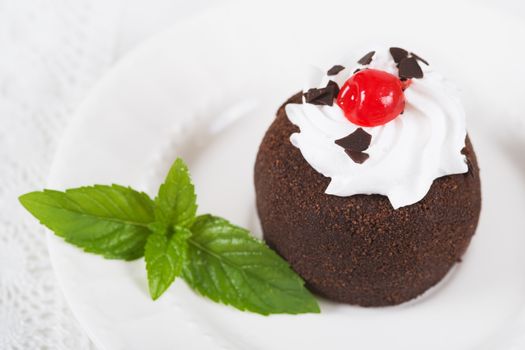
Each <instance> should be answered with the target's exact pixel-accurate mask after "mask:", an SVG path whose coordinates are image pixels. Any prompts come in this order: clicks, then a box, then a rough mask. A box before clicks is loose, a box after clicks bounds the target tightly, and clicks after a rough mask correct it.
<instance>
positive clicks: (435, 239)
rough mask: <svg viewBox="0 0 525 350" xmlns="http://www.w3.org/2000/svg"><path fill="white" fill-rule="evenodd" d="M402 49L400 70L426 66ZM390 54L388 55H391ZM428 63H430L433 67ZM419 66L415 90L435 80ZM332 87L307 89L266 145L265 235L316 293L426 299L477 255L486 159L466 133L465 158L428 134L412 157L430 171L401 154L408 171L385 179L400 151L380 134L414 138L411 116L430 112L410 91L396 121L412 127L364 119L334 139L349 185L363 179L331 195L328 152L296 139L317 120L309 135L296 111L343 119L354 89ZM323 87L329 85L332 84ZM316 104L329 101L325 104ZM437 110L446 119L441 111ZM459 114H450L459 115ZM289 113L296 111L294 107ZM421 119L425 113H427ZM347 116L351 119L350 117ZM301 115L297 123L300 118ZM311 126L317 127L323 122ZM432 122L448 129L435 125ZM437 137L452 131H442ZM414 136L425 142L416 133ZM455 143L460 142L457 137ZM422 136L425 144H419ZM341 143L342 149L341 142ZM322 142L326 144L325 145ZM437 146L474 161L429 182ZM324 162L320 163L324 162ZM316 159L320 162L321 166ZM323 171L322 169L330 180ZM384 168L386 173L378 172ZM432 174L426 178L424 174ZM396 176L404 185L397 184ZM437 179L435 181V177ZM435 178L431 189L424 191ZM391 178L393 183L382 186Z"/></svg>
mask: <svg viewBox="0 0 525 350" xmlns="http://www.w3.org/2000/svg"><path fill="white" fill-rule="evenodd" d="M392 49H394V50H392ZM396 50H397V48H390V50H388V51H387V52H388V54H389V55H390V56H391V58H392V60H393V61H394V62H395V64H394V65H393V67H395V68H396V69H399V70H401V68H400V61H401V64H403V61H402V60H403V57H404V58H405V59H407V58H414V59H415V60H416V59H417V60H418V61H419V60H422V59H419V57H418V56H416V55H410V54H409V53H408V52H407V51H405V50H403V52H401V53H399V52H397V51H396ZM399 50H402V49H399ZM405 53H406V54H405ZM374 54H375V56H377V53H375V52H373V53H372V52H371V53H368V54H367V55H365V57H363V59H365V60H363V59H361V60H360V61H359V63H358V64H359V65H361V66H364V67H361V70H363V69H372V68H369V67H368V66H367V65H370V64H371V63H372V66H373V62H374V60H373V58H372V56H374ZM396 54H398V55H397V57H396ZM399 55H401V58H399ZM390 56H388V57H387V58H384V59H383V58H381V57H379V58H377V60H378V62H379V63H377V64H384V65H385V66H388V67H390V66H389V64H390V62H389V61H388V60H387V59H388V58H389V57H390ZM383 57H386V54H384V56H383ZM381 60H382V61H381ZM383 61H384V62H383ZM385 62H387V63H385ZM419 62H423V64H425V65H426V64H427V62H426V61H419ZM334 67H335V68H333V69H332V70H331V71H330V70H329V71H328V73H327V75H328V76H329V77H332V75H333V74H342V73H340V72H341V71H342V69H341V68H342V67H343V66H341V65H338V66H334ZM418 68H419V69H415V70H414V68H413V67H411V68H410V69H411V70H412V71H413V72H410V71H408V72H407V71H403V72H399V80H400V82H401V83H402V90H404V91H405V92H406V90H409V89H411V85H410V84H411V81H412V80H415V79H421V78H422V75H423V71H424V72H425V73H424V74H425V75H426V74H429V75H430V74H432V73H427V70H426V68H425V69H421V67H419V65H418ZM420 70H421V72H420ZM334 71H335V73H334ZM354 71H355V70H354V69H352V71H351V72H347V75H346V76H343V79H344V80H346V79H347V78H348V77H349V76H350V77H351V78H350V79H353V78H355V74H356V73H353V72H354ZM331 73H332V75H330V74H331ZM350 79H348V80H347V82H348V81H350ZM330 81H332V87H330V85H331V83H328V84H327V85H326V87H324V88H318V89H316V88H314V89H310V91H308V90H307V92H306V93H304V94H303V93H302V92H301V93H299V94H297V95H295V96H293V97H292V98H290V99H289V100H288V101H287V102H286V103H285V104H284V105H283V106H281V107H280V108H279V110H278V112H277V117H276V119H275V120H274V122H273V123H272V125H271V126H270V128H269V129H268V131H267V132H266V135H265V136H264V138H263V140H262V143H261V146H260V149H259V152H258V154H257V159H256V163H255V189H256V195H257V200H256V202H257V210H258V214H259V218H260V222H261V225H262V229H263V232H264V239H265V240H266V242H267V243H268V244H269V246H270V247H272V248H273V249H275V250H276V251H277V252H278V253H279V254H280V255H281V256H282V257H283V258H285V259H286V260H287V261H288V262H289V263H290V265H291V266H292V268H293V269H294V270H295V271H296V272H297V273H299V274H300V275H301V276H302V277H303V279H304V280H305V281H306V285H307V287H308V288H309V289H311V290H312V291H313V292H315V293H317V294H319V295H321V296H324V297H326V298H328V299H331V300H335V301H339V302H344V303H349V304H356V305H362V306H385V305H395V304H399V303H402V302H405V301H407V300H410V299H412V298H414V297H416V296H418V295H420V294H422V293H423V292H425V291H426V290H427V289H429V288H430V287H432V286H434V285H435V284H436V283H438V282H439V281H440V280H441V279H442V278H443V277H444V276H445V275H446V274H447V272H448V271H449V270H450V269H451V267H452V266H453V265H454V264H455V263H456V262H458V261H460V259H461V256H462V255H463V253H464V252H465V250H466V249H467V247H468V245H469V243H470V240H471V238H472V236H473V235H474V232H475V230H476V226H477V223H478V218H479V214H480V207H481V191H480V178H479V168H478V163H477V160H476V156H475V153H474V150H473V147H472V144H471V142H470V140H469V138H468V136H466V131H464V133H463V134H462V138H463V141H462V142H463V147H460V148H458V147H457V145H459V144H460V143H459V142H456V148H458V149H457V153H458V154H455V152H456V151H449V149H448V148H447V149H444V148H443V147H446V146H443V145H442V144H441V143H438V142H433V141H432V140H433V139H432V138H430V137H429V136H425V137H428V140H426V141H428V144H425V147H426V148H425V147H424V148H423V149H414V150H413V151H410V152H411V154H413V155H414V156H413V158H414V159H416V158H417V159H420V161H419V160H418V161H417V162H415V164H416V165H418V166H419V165H421V167H420V168H417V167H416V166H415V165H414V164H412V163H411V162H408V163H406V164H405V163H403V162H405V160H404V159H401V158H400V159H399V164H400V165H399V167H397V166H396V165H390V164H388V166H389V167H390V166H392V168H391V169H393V170H392V171H391V172H390V174H388V173H387V174H385V171H383V169H382V168H381V166H382V164H383V163H384V162H387V161H389V160H388V159H387V158H386V157H388V155H389V154H390V153H388V152H390V150H389V149H388V147H387V148H381V149H380V148H377V149H376V150H375V151H374V149H373V145H374V139H378V138H380V137H387V136H385V135H387V134H386V133H387V131H384V130H383V129H381V130H380V128H383V127H384V126H385V125H393V126H392V128H394V127H395V128H397V129H393V130H397V131H399V132H400V133H401V134H400V135H401V136H400V137H403V135H411V134H406V133H407V132H408V131H406V129H407V124H409V123H410V119H408V118H410V117H407V116H406V115H407V114H408V113H420V109H421V108H418V109H417V111H416V109H415V108H414V110H411V107H410V104H411V96H413V97H412V98H413V100H414V103H416V102H417V98H416V97H417V96H416V95H415V93H414V95H410V94H405V98H406V102H405V101H402V106H403V108H404V109H405V113H403V114H401V113H398V114H399V115H396V116H394V117H395V118H397V119H400V118H405V119H404V121H403V122H404V124H403V128H404V129H402V128H399V125H398V126H396V125H394V124H391V123H394V122H395V120H393V121H387V122H386V123H383V124H380V125H373V126H369V125H363V124H357V123H356V124H355V125H353V126H352V128H354V129H355V131H354V132H352V133H351V134H350V135H348V136H346V137H343V138H339V136H340V135H339V136H334V141H330V145H328V143H327V146H326V147H330V148H326V149H327V150H330V152H332V150H333V152H338V153H337V156H338V157H343V155H345V156H346V157H347V158H346V159H348V164H346V165H347V168H345V169H350V170H351V174H350V173H349V174H348V175H346V174H343V175H344V176H342V179H343V180H342V181H343V182H341V183H343V184H345V182H344V179H345V177H346V176H348V177H352V176H353V177H352V178H354V179H357V180H355V181H354V180H352V181H350V182H351V183H350V182H349V183H348V184H346V187H345V186H339V187H337V188H335V189H332V190H331V191H332V192H337V193H327V192H328V191H329V189H330V185H331V180H332V181H334V179H335V178H336V176H335V175H333V174H332V176H326V173H328V172H329V171H328V170H326V168H322V167H323V163H322V162H323V161H325V159H322V158H323V157H324V156H323V153H322V152H318V153H319V154H317V153H316V152H317V151H316V149H317V148H315V147H314V148H310V149H309V148H308V146H309V145H304V144H301V142H300V140H297V139H294V137H293V136H292V135H298V133H301V132H305V133H307V130H306V128H307V127H308V125H310V124H306V123H303V124H302V125H303V126H304V129H305V130H301V129H302V128H301V127H300V126H299V127H298V126H297V125H294V123H292V122H291V121H290V115H288V114H287V108H292V107H293V108H312V106H304V105H305V104H310V105H313V106H314V107H315V108H318V109H319V111H324V112H325V113H327V115H331V116H330V118H331V119H330V122H331V120H335V119H337V118H336V117H333V116H332V115H333V113H339V112H337V111H336V110H335V109H336V108H340V109H341V110H342V112H341V113H343V112H345V113H346V110H344V107H345V106H343V104H342V103H340V97H341V94H342V93H343V91H342V89H343V88H344V86H343V85H344V84H341V82H339V83H337V82H334V81H333V80H330ZM436 81H437V80H436ZM407 82H408V84H407ZM334 84H335V86H334ZM345 84H346V83H345ZM417 84H418V82H417V81H414V82H412V86H414V90H415V91H416V85H417ZM429 84H434V81H433V80H431V79H430V80H429ZM436 84H437V83H436ZM321 85H324V82H322V84H321ZM365 86H366V84H365V83H364V82H361V85H360V88H363V87H365ZM381 86H383V85H381ZM432 86H434V85H432ZM339 87H341V89H340V88H339ZM323 89H324V90H323ZM332 89H333V91H332ZM319 90H322V91H319ZM361 91H363V90H361ZM326 95H328V97H327V96H326ZM371 95H372V93H369V96H371ZM330 99H333V100H335V99H337V101H335V102H337V105H336V104H333V103H331V101H330ZM312 101H313V102H314V103H313V104H312ZM316 101H321V102H320V103H315V102H316ZM454 101H455V100H454ZM361 102H362V101H361ZM405 103H406V106H405ZM287 106H291V107H287ZM302 106H304V107H302ZM454 106H455V105H454ZM458 108H459V107H458ZM370 110H371V109H369V111H370ZM429 110H431V111H433V112H432V113H438V112H437V111H436V109H435V108H433V109H429ZM450 110H451V109H449V110H448V111H449V112H446V111H445V112H443V114H446V113H449V114H450V113H452V114H453V112H450ZM289 111H292V112H293V109H289ZM304 111H309V109H304ZM411 111H412V112H411ZM294 113H296V112H294ZM330 113H332V114H330ZM369 113H370V112H369ZM423 113H425V111H423ZM341 115H342V114H341ZM436 115H437V114H436ZM447 115H448V114H447ZM458 115H459V114H458ZM345 116H346V115H345ZM384 117H385V115H384V114H382V115H377V118H376V119H381V118H383V121H384V119H385V118H384ZM417 117H418V118H419V117H421V116H420V115H419V114H418V116H417ZM334 118H335V119H334ZM346 118H347V119H349V120H350V119H351V118H348V116H346ZM436 118H437V117H436ZM292 119H293V120H294V121H295V122H297V120H298V119H297V118H295V119H294V118H292ZM449 119H451V118H449ZM460 120H461V118H459V117H458V123H460ZM434 121H435V120H434ZM310 122H313V123H315V122H316V120H313V121H312V120H310V121H309V123H310ZM327 123H328V121H327ZM348 123H352V122H351V121H349V122H348ZM299 124H300V123H299ZM460 124H461V123H460ZM431 125H438V124H436V123H435V122H432V123H431ZM377 128H379V129H377ZM375 129H377V130H375ZM459 129H461V126H460V127H459V128H458V130H459ZM385 130H386V129H385ZM440 130H441V129H440ZM425 132H430V133H432V132H433V131H432V130H426V131H425V130H422V131H421V134H424V133H425ZM369 133H370V134H369ZM403 133H404V134H403ZM436 133H437V134H439V135H442V134H443V133H442V132H440V133H438V132H437V131H436ZM320 134H322V133H320ZM416 134H417V133H416ZM416 134H414V135H416ZM454 135H456V134H454ZM305 136H307V135H305ZM314 136H315V135H314ZM321 136H322V137H325V136H326V135H321ZM407 137H408V136H407ZM410 137H413V138H416V136H410ZM417 137H421V136H417ZM440 137H441V136H440ZM443 137H444V136H443ZM454 137H455V139H457V138H458V137H457V135H456V136H454ZM393 139H395V138H393ZM445 139H446V138H445ZM414 140H417V142H420V140H419V139H414ZM292 142H293V143H292ZM308 142H309V141H308ZM389 142H390V141H389ZM414 142H415V143H417V142H416V141H414ZM312 143H314V141H312ZM332 143H334V144H335V146H332ZM378 143H380V142H379V141H378ZM411 144H412V143H411ZM422 144H424V143H422ZM318 145H324V144H321V143H318ZM390 145H391V146H392V145H393V146H392V149H395V148H400V147H401V146H399V145H398V144H397V143H395V144H392V143H390ZM429 145H430V146H429ZM376 146H377V145H376ZM337 147H339V148H340V149H339V148H337ZM368 147H369V148H368ZM403 147H404V146H403ZM367 148H368V149H367ZM427 148H428V149H427ZM432 149H438V150H439V151H440V152H441V153H439V152H438V153H439V154H440V156H441V158H440V159H441V162H442V163H443V164H452V162H453V161H452V160H451V159H452V158H451V157H453V158H454V159H459V160H461V162H464V164H459V163H458V164H459V165H457V166H460V167H461V166H464V170H461V172H460V170H457V169H458V168H457V167H456V168H455V169H456V170H453V167H449V172H451V174H449V175H444V176H436V175H435V174H441V172H442V171H443V169H445V168H446V166H445V167H443V166H436V169H437V170H436V171H437V172H432V174H433V175H432V176H431V177H429V176H427V175H428V174H430V173H431V172H430V170H429V169H430V168H431V167H432V166H434V165H435V164H434V163H436V162H437V163H439V161H440V160H439V159H432V162H433V163H430V162H426V158H425V157H426V156H430V155H431V154H432V152H431V150H432ZM403 150H404V149H403ZM308 152H310V153H308ZM381 152H383V153H381ZM384 152H386V153H384ZM425 152H426V153H428V154H426V153H425ZM451 152H453V153H454V154H452V155H451V156H450V157H448V156H447V154H448V153H451ZM421 153H423V154H421ZM438 153H434V155H435V154H438ZM378 154H379V155H381V157H380V156H378ZM385 154H386V155H385ZM411 154H406V157H411ZM391 155H392V157H399V156H398V155H396V153H395V150H392V151H391ZM316 156H317V157H318V158H315V157H316ZM326 157H328V158H330V157H331V155H330V154H326ZM334 157H335V156H334ZM363 158H364V159H363ZM307 159H309V160H310V161H308V160H307ZM312 159H313V160H312ZM316 159H319V161H317V162H316V161H315V160H316ZM338 159H343V158H338ZM374 161H375V162H376V163H374ZM339 162H341V161H339ZM382 162H383V163H382ZM310 163H312V164H314V165H312V164H310ZM420 163H421V164H420ZM376 164H377V165H376ZM392 164H395V162H394V163H392ZM431 164H432V165H431ZM326 166H327V167H329V168H330V167H332V168H333V169H335V170H334V172H341V169H342V168H341V166H339V164H332V163H331V162H327V163H326ZM365 166H368V167H369V168H365ZM404 167H407V168H408V169H414V168H416V169H420V173H415V172H414V173H410V172H407V171H405V170H403V171H401V170H399V172H400V173H399V174H401V175H399V178H396V176H397V175H396V171H398V168H401V169H404ZM332 168H330V169H332ZM316 169H322V171H323V173H325V175H323V174H322V173H321V172H320V171H318V170H316ZM366 169H368V170H366ZM378 169H379V170H381V171H380V172H379V173H378V174H375V173H374V172H375V171H377V170H378ZM421 169H422V170H421ZM461 169H463V168H461ZM426 170H428V171H426ZM345 171H346V170H345ZM365 171H369V173H365V174H367V176H368V177H370V178H372V180H370V181H368V180H367V181H368V182H367V181H364V182H363V183H362V184H360V185H359V186H361V187H360V188H363V192H362V193H358V191H359V190H360V188H357V189H355V188H354V187H352V186H353V183H355V182H357V181H358V179H359V176H360V175H362V174H360V172H365ZM425 171H426V172H425ZM422 173H424V174H426V175H425V176H423V175H421V174H422ZM337 174H338V173H337ZM414 174H415V175H414ZM389 176H390V177H394V178H395V179H396V180H395V181H393V180H392V179H391V178H389ZM403 176H405V177H407V179H406V182H407V184H408V185H407V186H401V185H400V182H402V181H403V179H404V178H403ZM434 176H436V178H435V179H434V178H432V177H434ZM411 177H413V178H411ZM427 178H428V184H429V187H428V186H426V185H424V183H425V181H426V180H427ZM400 179H401V180H400ZM365 180H366V179H365ZM416 180H417V181H416ZM381 182H383V183H385V184H386V185H384V186H382V185H381ZM376 183H377V186H376ZM374 186H376V188H378V189H379V190H378V193H370V192H371V188H374ZM385 188H388V189H391V188H394V190H392V191H390V192H387V191H384V190H383V189H385ZM420 189H424V191H421V190H420ZM345 191H346V192H345ZM356 191H357V193H355V192H356ZM379 192H382V193H379ZM420 197H421V198H420Z"/></svg>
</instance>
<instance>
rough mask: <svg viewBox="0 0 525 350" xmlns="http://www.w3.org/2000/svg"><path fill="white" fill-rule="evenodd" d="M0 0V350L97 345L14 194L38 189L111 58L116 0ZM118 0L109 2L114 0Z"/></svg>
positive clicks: (41, 234)
mask: <svg viewBox="0 0 525 350" xmlns="http://www.w3.org/2000/svg"><path fill="white" fill-rule="evenodd" d="M111 3H112V4H108V2H106V1H99V0H96V1H90V0H75V1H67V0H48V1H30V0H27V1H20V0H6V1H2V2H0V52H2V54H1V55H0V349H1V350H11V349H12V350H15V349H16V350H27V349H59V350H60V349H64V350H65V349H68V350H69V349H79V350H84V349H94V347H93V345H92V344H91V342H90V341H89V340H88V338H87V336H86V335H85V334H84V333H83V332H82V331H81V329H80V328H79V326H78V324H77V322H76V321H75V320H74V318H73V317H72V315H71V312H70V311H69V309H68V307H67V305H66V304H65V301H64V297H63V296H62V293H61V291H60V290H59V288H58V285H57V282H56V279H55V276H54V274H53V272H52V270H51V264H50V261H49V256H48V253H47V247H46V243H45V232H44V229H43V228H42V227H40V225H39V224H38V223H37V222H35V220H34V219H32V218H31V217H30V216H29V215H28V214H27V213H25V212H24V210H23V208H22V207H21V206H20V205H19V204H18V201H17V197H18V196H19V195H20V194H22V193H25V192H28V191H31V190H34V189H38V188H42V187H43V186H44V185H45V180H46V176H47V174H48V172H49V169H50V165H51V162H52V159H53V155H54V153H55V148H56V146H57V141H58V140H60V136H61V134H62V132H63V131H64V128H65V126H66V125H67V122H68V120H69V118H70V117H71V115H72V111H73V110H74V109H75V107H76V106H77V105H78V102H79V100H80V98H81V97H83V96H84V95H85V94H86V93H87V90H88V89H89V88H90V87H91V86H92V84H93V83H94V82H95V81H96V79H97V78H98V77H99V76H100V75H101V74H102V73H103V72H104V71H105V70H106V69H107V67H108V66H109V64H110V63H111V61H112V60H113V55H114V52H113V48H114V46H115V43H114V41H115V27H116V26H115V23H116V21H115V18H116V13H117V8H116V7H117V4H118V2H116V1H113V2H111ZM112 6H113V8H112Z"/></svg>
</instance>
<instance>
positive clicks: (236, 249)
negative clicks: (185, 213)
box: [183, 215, 320, 315]
mask: <svg viewBox="0 0 525 350" xmlns="http://www.w3.org/2000/svg"><path fill="white" fill-rule="evenodd" d="M191 231H192V236H191V237H190V238H189V239H188V263H187V264H185V265H184V270H183V277H184V279H185V280H186V282H187V283H188V284H189V285H190V286H191V287H192V288H193V289H195V290H196V291H198V292H199V293H200V294H202V295H204V296H206V297H208V298H210V299H212V300H214V301H216V302H222V303H224V304H229V305H232V306H234V307H236V308H237V309H240V310H248V311H252V312H256V313H259V314H263V315H268V314H273V313H289V314H298V313H307V312H313V313H318V312H320V310H319V305H318V304H317V301H316V300H315V298H314V297H313V296H312V295H311V294H310V292H308V290H307V289H306V288H305V287H304V282H303V281H302V280H301V278H300V277H299V276H298V275H296V274H295V273H294V272H293V271H292V269H291V268H290V267H289V265H288V264H287V263H286V262H285V261H284V260H283V259H282V258H281V257H280V256H278V255H277V254H276V253H275V252H274V251H273V250H271V249H270V248H268V247H267V246H266V245H265V244H264V243H263V242H261V241H259V240H257V239H255V238H254V237H252V236H251V235H250V233H249V232H248V231H247V230H245V229H242V228H240V227H237V226H234V225H232V224H230V223H229V222H228V221H226V220H224V219H221V218H219V217H214V216H211V215H203V216H199V217H197V218H196V220H195V222H194V223H193V225H192V227H191Z"/></svg>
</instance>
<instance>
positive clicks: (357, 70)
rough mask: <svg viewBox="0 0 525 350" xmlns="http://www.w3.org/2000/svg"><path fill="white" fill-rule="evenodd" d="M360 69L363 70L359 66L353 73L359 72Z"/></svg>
mask: <svg viewBox="0 0 525 350" xmlns="http://www.w3.org/2000/svg"><path fill="white" fill-rule="evenodd" d="M360 71H361V69H359V68H357V69H356V70H355V71H354V73H353V74H355V73H357V72H360Z"/></svg>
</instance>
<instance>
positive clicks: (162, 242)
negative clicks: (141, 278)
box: [144, 227, 191, 300]
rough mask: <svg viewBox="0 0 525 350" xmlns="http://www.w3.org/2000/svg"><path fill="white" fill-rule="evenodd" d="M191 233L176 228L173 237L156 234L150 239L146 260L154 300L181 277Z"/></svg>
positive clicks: (161, 233)
mask: <svg viewBox="0 0 525 350" xmlns="http://www.w3.org/2000/svg"><path fill="white" fill-rule="evenodd" d="M190 236H191V232H190V231H189V230H188V229H186V228H183V227H175V228H174V232H173V234H172V235H171V237H169V236H167V235H166V234H165V233H164V232H155V233H154V234H152V235H151V236H149V238H148V242H147V243H146V251H145V253H144V258H145V260H146V270H147V272H148V284H149V292H150V295H151V297H152V299H153V300H156V299H157V298H159V297H160V296H161V295H162V293H164V292H165V291H166V289H168V287H169V286H170V285H171V284H172V283H173V281H174V280H175V277H177V276H180V274H181V272H182V266H183V264H184V263H185V261H186V254H187V250H188V242H187V239H188V237H190Z"/></svg>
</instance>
